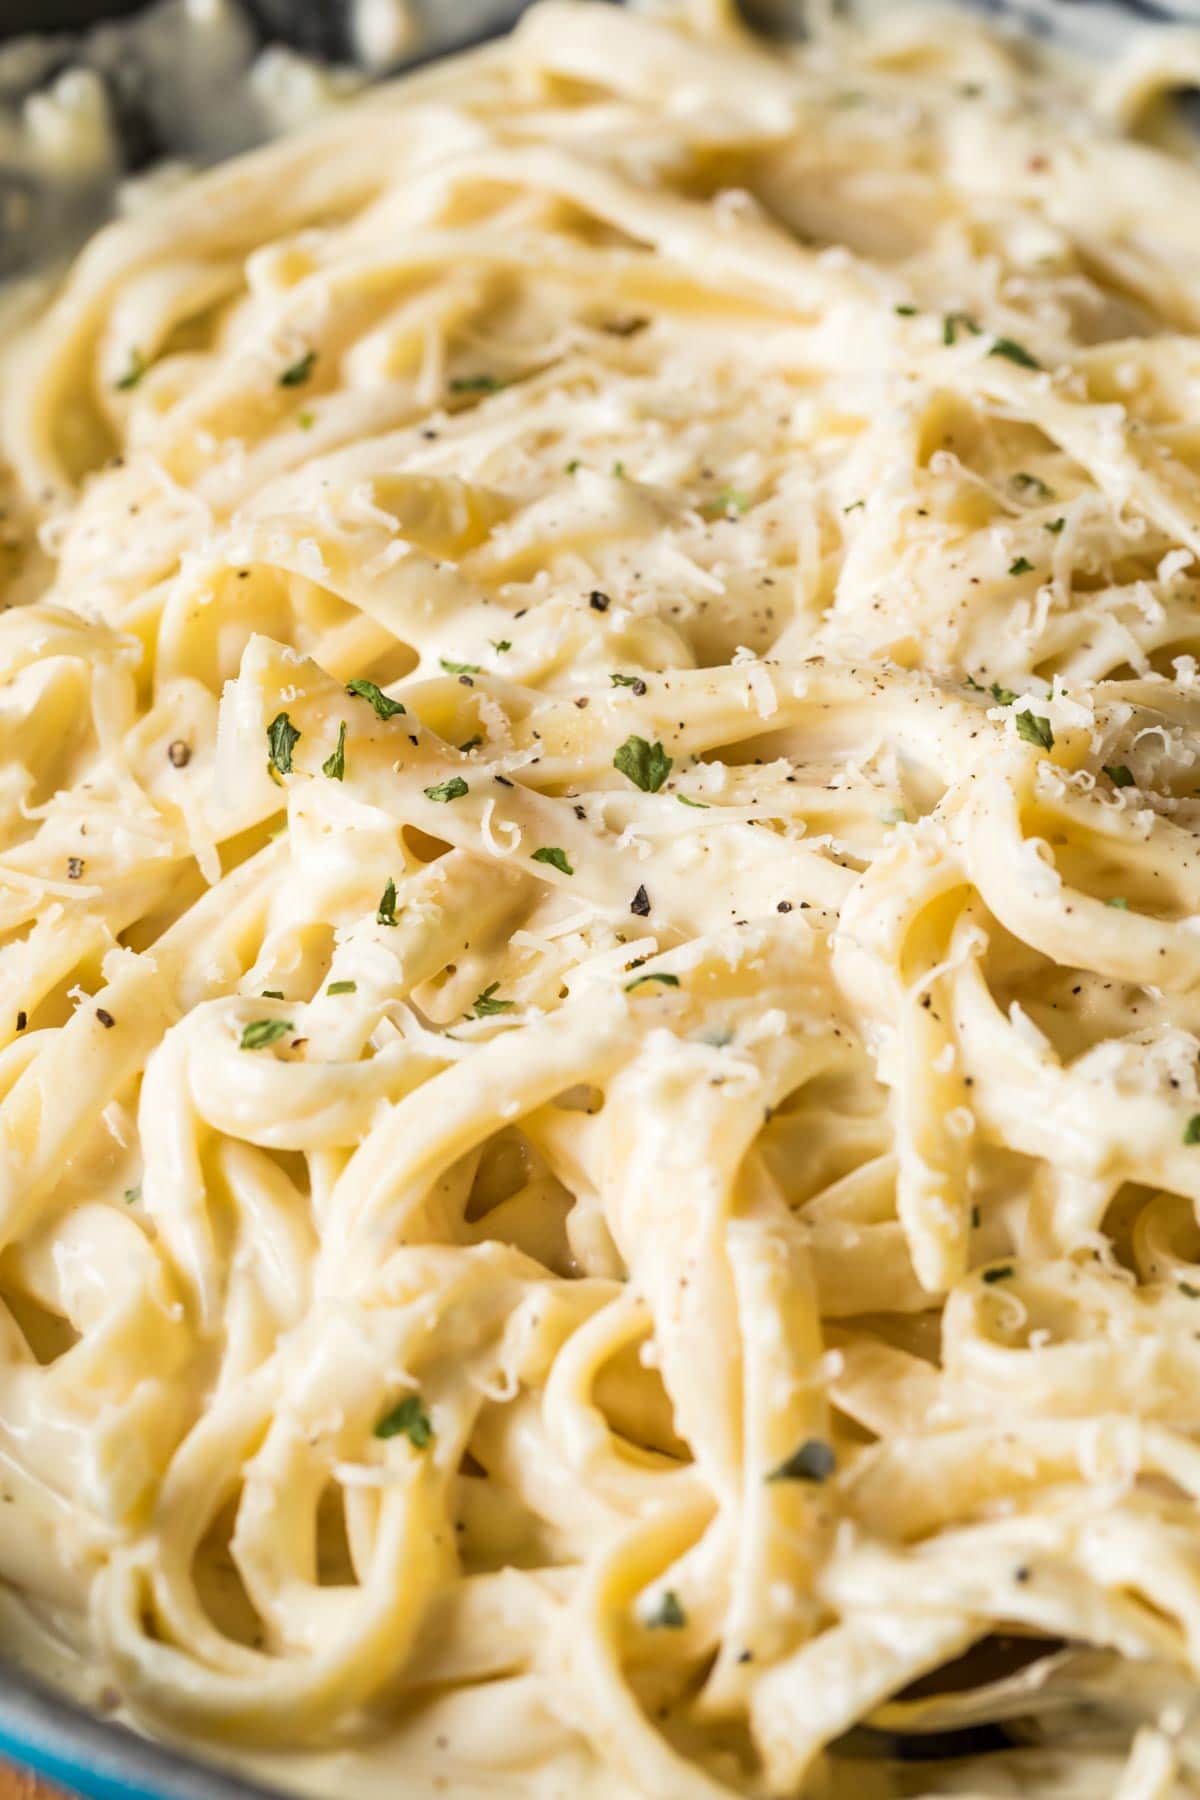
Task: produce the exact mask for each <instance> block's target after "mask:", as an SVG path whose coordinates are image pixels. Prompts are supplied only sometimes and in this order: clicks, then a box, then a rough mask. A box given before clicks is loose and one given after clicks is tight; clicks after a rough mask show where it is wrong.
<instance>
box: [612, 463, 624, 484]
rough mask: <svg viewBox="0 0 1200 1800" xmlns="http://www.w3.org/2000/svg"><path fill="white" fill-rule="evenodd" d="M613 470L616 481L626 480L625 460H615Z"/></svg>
mask: <svg viewBox="0 0 1200 1800" xmlns="http://www.w3.org/2000/svg"><path fill="white" fill-rule="evenodd" d="M612 472H613V480H614V481H624V479H625V464H624V463H623V462H615V463H614V464H613V466H612Z"/></svg>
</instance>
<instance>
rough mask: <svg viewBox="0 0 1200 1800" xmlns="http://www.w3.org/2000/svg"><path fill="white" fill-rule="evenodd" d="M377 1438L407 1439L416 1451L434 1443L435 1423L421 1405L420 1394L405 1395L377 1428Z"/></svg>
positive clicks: (385, 1414) (386, 1413) (381, 1420)
mask: <svg viewBox="0 0 1200 1800" xmlns="http://www.w3.org/2000/svg"><path fill="white" fill-rule="evenodd" d="M375 1436H376V1437H377V1438H394V1437H406V1438H407V1439H408V1441H409V1443H410V1444H412V1446H413V1447H414V1449H416V1450H424V1448H425V1446H426V1445H427V1444H429V1443H431V1442H432V1441H433V1423H432V1421H431V1420H430V1417H429V1414H428V1413H427V1412H426V1411H425V1408H424V1407H423V1406H422V1404H421V1396H420V1394H405V1396H404V1398H403V1400H401V1401H400V1402H399V1403H398V1404H397V1405H396V1406H393V1407H392V1409H391V1411H390V1412H385V1413H384V1415H383V1417H382V1419H380V1421H379V1423H378V1424H377V1425H376V1427H375Z"/></svg>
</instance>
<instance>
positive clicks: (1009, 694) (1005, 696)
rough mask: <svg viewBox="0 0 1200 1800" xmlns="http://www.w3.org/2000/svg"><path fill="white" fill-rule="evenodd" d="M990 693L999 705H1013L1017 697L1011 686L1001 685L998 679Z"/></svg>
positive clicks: (989, 690)
mask: <svg viewBox="0 0 1200 1800" xmlns="http://www.w3.org/2000/svg"><path fill="white" fill-rule="evenodd" d="M988 693H989V694H990V695H991V696H992V699H993V700H994V701H995V702H996V705H997V706H1011V705H1012V703H1013V701H1014V700H1015V699H1016V697H1017V696H1016V694H1014V692H1013V690H1012V689H1011V688H1006V687H1001V686H1000V683H999V682H998V681H993V683H992V685H991V687H990V688H989V689H988Z"/></svg>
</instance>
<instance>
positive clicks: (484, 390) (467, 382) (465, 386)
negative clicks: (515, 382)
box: [450, 375, 508, 394]
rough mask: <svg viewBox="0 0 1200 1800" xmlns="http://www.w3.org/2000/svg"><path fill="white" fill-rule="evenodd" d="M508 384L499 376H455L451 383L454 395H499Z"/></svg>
mask: <svg viewBox="0 0 1200 1800" xmlns="http://www.w3.org/2000/svg"><path fill="white" fill-rule="evenodd" d="M507 385H508V383H507V382H504V381H501V380H500V377H499V376H498V375H455V376H454V377H453V378H452V379H451V382H450V392H451V393H452V394H498V393H499V392H500V389H501V388H502V387H507Z"/></svg>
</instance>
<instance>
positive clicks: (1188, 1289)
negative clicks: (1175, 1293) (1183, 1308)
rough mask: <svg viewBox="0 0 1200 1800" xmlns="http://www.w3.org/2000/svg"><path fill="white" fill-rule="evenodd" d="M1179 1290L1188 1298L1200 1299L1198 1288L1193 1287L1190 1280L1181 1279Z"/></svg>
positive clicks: (1199, 1289)
mask: <svg viewBox="0 0 1200 1800" xmlns="http://www.w3.org/2000/svg"><path fill="white" fill-rule="evenodd" d="M1179 1291H1180V1293H1181V1294H1186V1295H1187V1297H1188V1299H1189V1300H1200V1288H1198V1287H1193V1286H1192V1284H1191V1282H1190V1281H1181V1282H1180V1283H1179Z"/></svg>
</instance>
